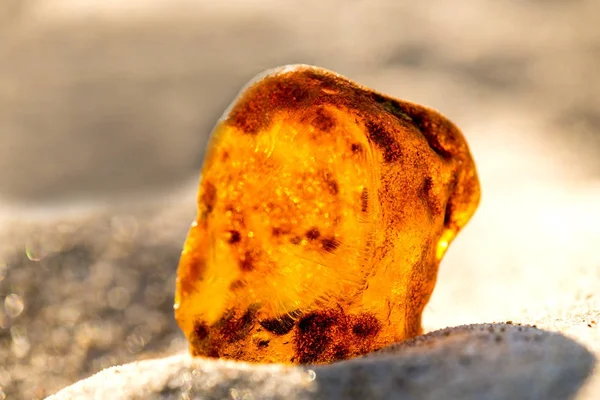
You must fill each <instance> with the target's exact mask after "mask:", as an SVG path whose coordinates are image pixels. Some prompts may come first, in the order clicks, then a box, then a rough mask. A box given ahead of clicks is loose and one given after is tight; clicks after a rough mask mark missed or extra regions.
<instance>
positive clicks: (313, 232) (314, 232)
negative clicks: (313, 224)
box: [306, 228, 321, 241]
mask: <svg viewBox="0 0 600 400" xmlns="http://www.w3.org/2000/svg"><path fill="white" fill-rule="evenodd" d="M319 236H321V232H319V230H318V229H317V228H310V229H309V230H308V231H306V238H307V239H308V240H311V241H312V240H316V239H318V238H319Z"/></svg>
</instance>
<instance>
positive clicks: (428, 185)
mask: <svg viewBox="0 0 600 400" xmlns="http://www.w3.org/2000/svg"><path fill="white" fill-rule="evenodd" d="M431 189H433V178H432V177H431V176H426V177H425V182H424V183H423V191H424V192H425V193H426V194H429V192H431Z"/></svg>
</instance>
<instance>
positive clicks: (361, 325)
mask: <svg viewBox="0 0 600 400" xmlns="http://www.w3.org/2000/svg"><path fill="white" fill-rule="evenodd" d="M380 329H381V324H380V323H379V321H378V320H377V318H376V317H375V316H374V315H373V314H366V313H365V314H360V315H358V316H357V317H356V319H355V322H354V326H353V327H352V332H353V333H354V334H355V335H357V336H362V337H365V336H374V335H376V334H377V333H378V332H379V330H380Z"/></svg>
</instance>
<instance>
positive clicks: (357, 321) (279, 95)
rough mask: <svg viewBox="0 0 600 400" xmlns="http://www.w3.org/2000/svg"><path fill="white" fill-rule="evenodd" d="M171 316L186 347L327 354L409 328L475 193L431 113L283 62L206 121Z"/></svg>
mask: <svg viewBox="0 0 600 400" xmlns="http://www.w3.org/2000/svg"><path fill="white" fill-rule="evenodd" d="M201 173H202V178H201V182H200V188H199V191H198V198H197V199H198V214H197V217H196V220H195V221H194V222H193V223H192V226H191V229H190V231H189V235H188V237H187V240H186V242H185V246H184V249H183V253H182V255H181V260H180V263H179V270H178V277H177V291H176V297H175V316H176V319H177V322H178V323H179V326H180V327H181V329H182V330H183V332H184V333H185V335H186V336H187V338H188V340H189V343H190V351H191V353H192V354H193V355H195V356H208V357H220V358H228V359H234V360H243V361H251V362H263V363H264V362H282V363H329V362H333V361H337V360H342V359H347V358H351V357H356V356H359V355H362V354H365V353H368V352H370V351H373V350H376V349H379V348H381V347H383V346H385V345H388V344H390V343H393V342H397V341H401V340H404V339H407V338H410V337H413V336H415V335H418V334H420V333H421V331H422V328H421V314H422V311H423V307H424V306H425V304H426V303H427V301H428V300H429V297H430V295H431V292H432V291H433V288H434V285H435V281H436V275H437V271H438V265H439V263H440V260H441V259H442V257H443V255H444V253H445V252H446V249H447V248H448V245H449V243H450V242H451V241H452V240H453V239H454V238H455V236H456V234H457V233H458V232H459V230H460V229H461V228H462V227H463V226H464V225H465V224H466V223H467V221H468V220H469V218H470V217H471V215H472V214H473V212H474V211H475V209H476V207H477V204H478V202H479V182H478V178H477V172H476V170H475V165H474V162H473V159H472V157H471V155H470V152H469V148H468V146H467V143H466V141H465V139H464V137H463V135H462V134H461V132H460V131H459V129H458V128H457V127H456V126H455V125H454V124H453V123H452V122H450V121H449V120H448V119H446V118H445V117H444V116H442V115H441V114H439V113H438V112H436V111H434V110H432V109H429V108H426V107H423V106H420V105H417V104H414V103H410V102H407V101H402V100H397V99H394V98H391V97H389V96H386V95H383V94H380V93H377V92H375V91H373V90H370V89H368V88H365V87H363V86H360V85H358V84H356V83H354V82H352V81H350V80H348V79H346V78H344V77H342V76H340V75H338V74H336V73H333V72H331V71H327V70H324V69H321V68H317V67H311V66H305V65H294V66H286V67H282V68H279V69H275V70H272V71H268V72H267V73H266V74H263V75H262V76H260V77H259V78H257V79H255V80H254V81H253V82H251V83H250V84H249V85H248V86H247V87H246V88H245V89H244V90H243V91H242V92H241V94H240V95H239V97H238V98H237V99H236V100H235V101H234V102H233V104H232V105H231V107H230V108H229V109H228V110H227V111H226V113H225V115H224V116H223V117H222V119H221V120H220V121H219V122H218V124H217V126H216V127H215V129H214V132H213V135H212V138H211V140H210V144H209V147H208V151H207V154H206V159H205V161H204V166H203V168H202V171H201Z"/></svg>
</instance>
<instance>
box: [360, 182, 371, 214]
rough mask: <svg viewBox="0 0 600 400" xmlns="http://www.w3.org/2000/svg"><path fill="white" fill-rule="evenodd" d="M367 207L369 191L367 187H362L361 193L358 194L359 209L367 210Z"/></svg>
mask: <svg viewBox="0 0 600 400" xmlns="http://www.w3.org/2000/svg"><path fill="white" fill-rule="evenodd" d="M368 209H369V191H368V190H367V188H363V190H362V193H361V194H360V211H361V212H364V213H365V212H367V210H368Z"/></svg>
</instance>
